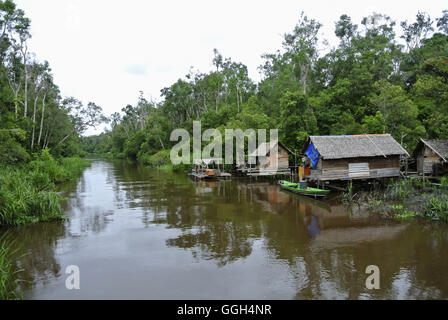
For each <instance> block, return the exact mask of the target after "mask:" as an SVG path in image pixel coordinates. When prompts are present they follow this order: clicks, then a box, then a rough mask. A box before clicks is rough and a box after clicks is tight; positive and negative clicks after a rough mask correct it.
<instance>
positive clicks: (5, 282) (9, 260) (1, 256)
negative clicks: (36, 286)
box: [0, 234, 22, 300]
mask: <svg viewBox="0 0 448 320" xmlns="http://www.w3.org/2000/svg"><path fill="white" fill-rule="evenodd" d="M13 248H14V249H13ZM18 258H20V256H19V254H18V249H17V248H16V247H15V246H14V242H13V241H10V240H9V239H8V237H7V234H4V235H3V236H1V237H0V271H1V273H0V300H18V299H21V298H22V294H21V293H20V292H19V282H20V280H19V279H18V277H17V274H18V273H19V272H20V270H19V269H18V267H17V265H16V264H15V263H14V261H16V260H17V259H18Z"/></svg>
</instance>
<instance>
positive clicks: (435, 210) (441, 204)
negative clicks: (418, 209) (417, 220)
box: [424, 195, 448, 222]
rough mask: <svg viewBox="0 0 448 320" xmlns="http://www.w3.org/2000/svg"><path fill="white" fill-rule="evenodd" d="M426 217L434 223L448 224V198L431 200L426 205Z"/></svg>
mask: <svg viewBox="0 0 448 320" xmlns="http://www.w3.org/2000/svg"><path fill="white" fill-rule="evenodd" d="M424 216H425V218H427V219H430V220H433V221H441V222H448V197H447V196H446V195H445V196H444V197H440V198H431V199H430V200H429V202H428V204H427V205H426V208H425V211H424Z"/></svg>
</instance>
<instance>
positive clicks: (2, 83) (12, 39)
mask: <svg viewBox="0 0 448 320" xmlns="http://www.w3.org/2000/svg"><path fill="white" fill-rule="evenodd" d="M30 25H31V21H30V19H29V18H27V17H26V15H25V13H24V12H23V10H21V9H19V8H17V6H16V4H15V3H14V2H13V1H11V0H5V1H0V163H16V162H23V161H28V160H30V155H31V154H32V153H39V152H40V151H41V150H42V149H45V148H48V149H50V150H51V153H52V154H53V155H54V156H65V157H67V156H74V155H82V153H83V151H82V150H81V147H80V136H81V134H83V133H84V132H85V130H86V129H87V128H88V127H89V126H95V125H97V124H98V123H99V122H101V121H103V120H105V118H104V116H103V114H102V109H101V107H99V106H97V105H96V104H95V103H93V102H89V103H88V104H87V105H83V103H82V102H80V101H79V100H77V99H76V98H73V97H62V96H61V94H60V91H59V88H58V86H57V85H56V84H55V83H54V81H53V76H52V73H51V68H50V65H49V63H48V62H47V61H39V60H38V59H37V57H36V56H35V55H34V54H33V53H31V52H30V51H29V48H28V43H29V39H30V38H31V34H30Z"/></svg>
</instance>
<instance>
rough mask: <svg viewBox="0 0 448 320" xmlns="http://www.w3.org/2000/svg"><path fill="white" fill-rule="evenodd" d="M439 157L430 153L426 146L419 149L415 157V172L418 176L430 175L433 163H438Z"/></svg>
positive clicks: (432, 152) (430, 150)
mask: <svg viewBox="0 0 448 320" xmlns="http://www.w3.org/2000/svg"><path fill="white" fill-rule="evenodd" d="M440 160H441V159H440V157H439V156H438V155H437V154H436V153H435V152H434V151H432V149H430V148H429V147H428V146H427V145H425V146H424V147H423V148H421V149H420V152H419V154H418V155H417V171H418V173H419V174H423V172H424V173H425V174H432V166H433V164H434V163H440V162H441V161H440Z"/></svg>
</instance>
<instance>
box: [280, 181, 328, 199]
mask: <svg viewBox="0 0 448 320" xmlns="http://www.w3.org/2000/svg"><path fill="white" fill-rule="evenodd" d="M279 185H280V188H282V189H283V190H287V191H291V192H294V193H297V194H300V195H304V196H309V197H316V198H317V197H325V196H326V195H328V194H329V193H330V190H323V189H317V188H310V187H307V188H306V189H301V188H300V186H299V184H298V183H293V182H289V181H285V180H281V181H279Z"/></svg>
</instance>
